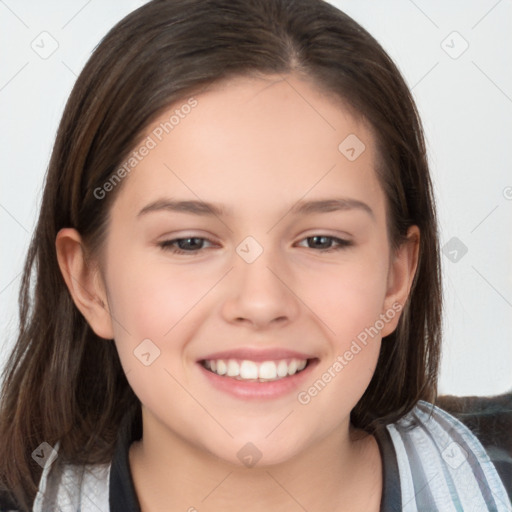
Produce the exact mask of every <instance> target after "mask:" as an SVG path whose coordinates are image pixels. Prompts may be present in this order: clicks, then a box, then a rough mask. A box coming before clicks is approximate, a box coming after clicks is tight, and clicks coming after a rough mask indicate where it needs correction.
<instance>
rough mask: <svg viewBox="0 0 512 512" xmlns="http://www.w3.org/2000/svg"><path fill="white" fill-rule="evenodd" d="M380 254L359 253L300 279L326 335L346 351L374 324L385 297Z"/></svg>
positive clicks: (305, 298) (382, 264)
mask: <svg viewBox="0 0 512 512" xmlns="http://www.w3.org/2000/svg"><path fill="white" fill-rule="evenodd" d="M378 253H379V251H376V250H375V251H370V250H368V251H366V252H363V251H362V252H360V253H358V255H357V257H352V256H350V257H349V259H347V261H346V262H343V263H341V264H337V265H333V266H332V267H330V268H329V267H327V266H325V265H324V266H322V267H320V266H319V267H316V268H314V267H312V268H310V269H309V270H308V272H305V273H304V275H303V276H302V277H301V279H300V281H301V286H300V287H301V289H302V290H303V292H302V293H303V295H304V302H306V301H307V302H306V303H307V305H308V306H309V307H310V308H311V310H313V312H314V313H316V314H317V315H318V317H319V318H320V319H321V320H323V323H324V324H325V327H326V329H327V330H326V334H327V335H328V337H329V338H331V339H333V340H334V342H335V343H336V344H337V345H339V348H340V349H341V348H343V346H344V345H345V344H346V342H347V341H349V340H350V339H351V338H352V337H355V336H357V335H358V334H359V332H361V330H364V329H365V328H366V327H370V326H371V325H373V324H375V322H376V320H377V319H378V318H379V314H380V313H381V312H382V307H383V303H384V299H385V295H386V284H387V262H386V260H385V258H382V257H380V258H379V257H376V256H375V254H378Z"/></svg>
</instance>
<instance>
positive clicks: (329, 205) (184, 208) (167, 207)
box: [137, 198, 375, 219]
mask: <svg viewBox="0 0 512 512" xmlns="http://www.w3.org/2000/svg"><path fill="white" fill-rule="evenodd" d="M349 210H360V211H363V212H366V213H367V214H369V215H370V217H372V219H375V214H374V212H373V210H372V209H371V208H370V207H369V206H368V205H367V204H366V203H364V202H363V201H359V200H358V199H351V198H333V199H316V200H311V201H304V200H300V201H298V202H297V203H295V204H294V205H293V206H292V207H291V208H290V209H289V211H288V213H291V214H293V215H308V214H314V213H329V212H334V211H349ZM158 211H170V212H180V213H190V214H193V215H200V216H216V217H225V216H232V213H231V210H228V209H226V208H225V207H224V206H223V205H220V204H216V203H209V202H206V201H191V200H188V201H177V200H173V199H158V200H156V201H153V202H152V203H150V204H148V205H147V206H144V208H142V210H140V212H139V213H138V214H137V217H141V216H143V215H146V214H148V213H150V212H158Z"/></svg>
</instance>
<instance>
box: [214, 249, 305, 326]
mask: <svg viewBox="0 0 512 512" xmlns="http://www.w3.org/2000/svg"><path fill="white" fill-rule="evenodd" d="M235 257H236V258H237V259H236V260H235V268H233V270H232V271H231V272H230V277H229V278H228V279H227V280H226V281H227V282H226V283H225V287H226V293H225V295H224V297H225V299H224V302H223V304H222V315H223V317H224V319H225V320H226V321H227V322H229V323H236V324H247V326H250V327H251V328H253V329H258V330H260V329H264V328H267V327H269V326H272V325H282V326H284V325H287V324H288V323H290V322H292V321H293V320H294V319H295V318H296V316H297V315H298V312H299V299H298V298H297V295H296V294H295V293H294V292H293V284H294V283H293V276H292V273H291V272H290V271H289V270H288V269H287V268H286V265H285V263H284V262H283V261H282V258H278V257H277V255H276V254H275V253H272V252H271V251H270V250H268V249H266V248H264V250H263V252H262V253H261V255H260V256H259V257H258V258H257V259H256V260H255V261H253V262H251V263H249V262H247V261H245V260H244V259H243V258H242V257H239V256H238V255H235Z"/></svg>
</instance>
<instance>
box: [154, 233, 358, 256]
mask: <svg viewBox="0 0 512 512" xmlns="http://www.w3.org/2000/svg"><path fill="white" fill-rule="evenodd" d="M204 242H207V243H210V244H211V243H212V242H211V241H210V240H208V239H207V238H201V237H189V238H174V239H173V240H165V241H163V242H160V243H159V244H158V245H159V246H160V247H161V248H162V249H163V250H165V251H170V252H172V253H174V254H188V255H195V254H198V253H199V251H200V250H201V249H204ZM302 242H306V243H307V244H308V245H310V244H312V245H313V247H311V246H310V247H308V248H310V249H317V250H318V251H317V252H330V251H339V250H341V249H344V248H345V247H349V246H351V245H353V244H352V242H351V241H349V240H343V239H341V238H337V237H334V236H327V235H314V236H308V237H306V238H304V239H303V240H301V243H302ZM333 243H334V244H337V245H335V246H334V247H333V246H332V244H333Z"/></svg>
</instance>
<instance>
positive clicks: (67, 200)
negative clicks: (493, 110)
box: [0, 0, 441, 509]
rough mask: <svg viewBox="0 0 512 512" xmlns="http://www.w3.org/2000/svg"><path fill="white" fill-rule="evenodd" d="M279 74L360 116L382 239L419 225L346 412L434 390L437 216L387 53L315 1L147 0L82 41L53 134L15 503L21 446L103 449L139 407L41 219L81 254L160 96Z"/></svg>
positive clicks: (27, 452)
mask: <svg viewBox="0 0 512 512" xmlns="http://www.w3.org/2000/svg"><path fill="white" fill-rule="evenodd" d="M292 71H293V72H296V73H300V74H301V75H303V76H304V77H306V78H308V79H312V80H313V81H314V82H315V83H316V84H317V85H318V86H319V87H321V88H323V89H324V90H325V91H329V92H330V93H333V94H334V95H335V96H337V97H339V98H341V99H343V100H345V101H346V102H348V104H349V105H351V106H352V107H353V108H354V109H355V111H356V112H357V113H358V115H359V116H361V118H364V119H365V120H366V121H367V122H368V123H369V125H370V126H371V127H372V129H373V131H374V133H375V136H376V138H377V144H378V147H379V149H380V155H381V159H380V160H381V161H380V163H379V166H378V169H376V171H377V173H378V176H379V179H380V182H381V184H382V187H383V190H384V191H385V194H386V196H387V212H388V225H389V233H390V239H391V242H392V245H393V247H396V246H398V245H399V244H400V243H401V242H402V241H403V237H404V235H405V233H406V231H407V228H408V227H409V226H411V225H414V224H415V225H417V226H418V227H419V229H420V231H421V240H420V251H419V264H418V269H417V272H416V275H415V279H414V282H413V286H412V289H411V293H410V297H409V300H408V302H407V304H406V305H405V308H404V310H403V311H402V316H401V318H400V321H399V325H398V327H397V329H396V330H395V332H394V333H392V334H391V335H389V336H388V337H387V339H386V340H384V342H383V344H382V349H381V353H380V357H379V361H378V364H377V368H376V371H375V374H374V376H373V379H372V380H371V382H370V385H369V387H368V388H367V390H366V392H365V393H364V395H363V397H362V398H361V400H360V401H359V403H358V404H357V405H356V407H355V408H354V410H353V411H352V413H351V419H352V422H353V424H354V425H356V426H358V427H360V428H363V429H365V430H366V431H368V432H371V431H372V430H374V429H375V428H377V427H378V426H380V425H383V424H386V423H390V422H393V421H396V420H397V419H398V418H400V417H401V416H402V415H404V414H405V413H407V412H408V411H409V410H411V409H412V408H413V407H414V405H415V404H416V403H417V401H418V400H419V399H424V400H427V401H431V402H433V401H435V399H436V396H437V372H438V364H439V357H440V339H441V276H440V262H439V247H438V237H437V222H436V214H435V208H434V198H433V192H432V184H431V181H430V176H429V170H428V164H427V160H426V151H425V145H424V140H423V133H422V127H421V123H420V120H419V117H418V113H417V111H416V107H415V105H414V101H413V99H412V97H411V94H410V92H409V90H408V88H407V86H406V84H405V82H404V80H403V79H402V77H401V75H400V72H399V71H398V69H397V68H396V66H395V65H394V64H393V62H392V61H391V60H390V58H389V57H388V55H387V54H386V53H385V52H384V50H383V49H382V48H381V46H380V45H379V44H378V43H377V41H376V40H375V39H374V38H373V37H372V36H371V35H369V34H368V33H367V32H366V31H365V30H364V29H363V28H361V27H360V26H359V25H358V24H357V23H356V22H355V21H353V20H352V19H351V18H350V17H348V16H347V15H346V14H344V13H343V12H341V11H339V10H338V9H336V8H335V7H333V6H332V5H330V4H328V3H326V2H323V1H321V0H172V1H171V0H155V1H152V2H150V3H148V4H146V5H144V6H142V7H140V8H139V9H137V10H136V11H134V12H132V13H131V14H129V15H128V16H127V17H126V18H124V19H123V20H121V21H120V22H119V23H118V24H117V25H116V26H115V27H114V28H113V29H112V30H111V31H110V32H109V33H108V34H107V35H106V36H105V38H104V39H103V40H102V42H101V44H99V46H98V47H97V48H96V50H95V51H94V53H93V55H92V56H91V58H90V60H89V61H88V62H87V64H86V66H85V68H84V70H83V71H82V73H81V74H80V76H79V77H78V79H77V81H76V84H75V86H74V88H73V91H72V93H71V95H70V97H69V100H68V102H67V105H66V108H65V111H64V114H63V117H62V120H61V123H60V126H59V130H58V133H57V138H56V141H55V145H54V149H53V153H52V157H51V161H50V164H49V169H48V174H47V177H46V183H45V187H44V195H43V200H42V206H41V211H40V215H39V220H38V223H37V227H36V230H35V233H34V235H33V238H32V241H31V245H30V248H29V251H28V256H27V260H26V264H25V269H24V275H23V282H22V287H21V290H20V298H19V316H20V330H19V336H18V339H17V343H16V345H15V347H14V350H13V352H12V354H11V356H10V359H9V362H8V365H7V367H6V369H5V370H4V383H3V391H2V398H1V399H2V402H1V409H0V439H1V440H2V442H1V443H0V485H1V487H4V488H6V489H9V490H10V492H11V494H12V495H13V496H14V498H15V499H16V501H17V502H18V503H19V504H20V506H21V507H25V508H27V509H28V508H29V507H30V504H31V503H32V501H33V499H34V496H35V493H36V491H37V484H38V481H39V478H40V475H41V469H40V468H39V466H38V465H37V464H36V463H35V462H34V461H33V460H32V458H31V453H32V452H33V450H34V449H35V448H36V447H37V446H38V445H39V444H40V443H41V442H43V441H46V442H47V443H49V444H50V445H54V444H55V442H56V441H58V440H59V441H60V450H59V459H61V458H62V459H63V460H66V461H70V462H73V463H77V464H81V463H101V462H108V461H110V460H111V457H112V454H113V448H114V442H115V439H116V433H117V431H118V427H119V423H120V420H121V417H122V414H123V413H124V412H125V411H126V410H127V409H133V410H134V409H136V408H138V407H140V404H139V401H138V399H137V397H136V396H135V394H134V393H133V391H132V390H131V388H130V386H129V385H128V382H127V380H126V378H125V375H124V373H123V370H122V367H121V364H120V362H119V358H118V355H117V352H116V349H115V345H114V344H113V343H108V342H105V340H103V339H101V338H99V337H98V336H97V335H95V333H94V332H93V331H92V329H91V328H90V327H89V325H88V324H87V322H86V321H85V319H84V318H83V316H82V315H81V314H80V312H79V311H78V309H77V308H76V306H75V304H74V303H73V300H72V298H71V296H70V294H69V292H68V289H67V287H66V284H65V282H64V279H63V277H62V275H61V272H60V269H59V266H58V263H57V257H56V249H55V239H56V235H57V232H58V231H59V230H60V229H61V228H63V227H73V228H75V229H77V230H78V231H79V232H80V234H81V235H82V237H83V240H84V244H85V246H86V248H87V249H88V250H89V251H90V253H91V254H94V253H95V252H96V251H98V250H99V249H100V248H101V246H102V242H103V241H104V237H105V235H106V233H107V228H108V214H109V208H110V205H111V204H112V201H113V200H114V198H115V196H116V195H117V194H118V193H119V190H120V188H121V186H117V187H116V188H115V189H114V190H113V191H112V192H110V193H109V194H107V195H106V197H105V198H104V199H103V200H98V199H97V198H96V197H95V195H94V190H95V189H96V188H97V187H101V186H102V185H103V184H104V183H105V182H106V181H107V180H108V179H109V178H110V177H111V176H112V174H113V173H114V171H115V170H116V169H117V167H118V166H119V165H120V163H121V162H122V161H123V158H124V157H125V156H126V155H127V154H129V152H130V150H131V149H133V147H134V145H135V143H136V142H137V138H138V137H140V135H141V133H143V131H144V129H145V128H146V127H147V126H148V125H149V123H150V122H152V121H153V120H154V119H155V118H156V117H157V116H158V115H160V114H161V113H162V112H163V111H164V110H165V109H166V108H168V107H169V106H170V105H171V104H172V103H175V102H177V101H178V100H181V99H182V98H184V97H186V96H190V95H192V94H194V93H197V92H199V91H201V89H202V88H205V87H207V86H208V85H209V84H213V83H215V82H218V81H219V80H222V79H224V78H229V77H235V76H244V75H245V76H248V75H251V74H258V73H260V74H265V75H275V74H284V73H289V72H292ZM32 273H34V275H33V274H32ZM32 278H35V288H34V287H33V285H32Z"/></svg>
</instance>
